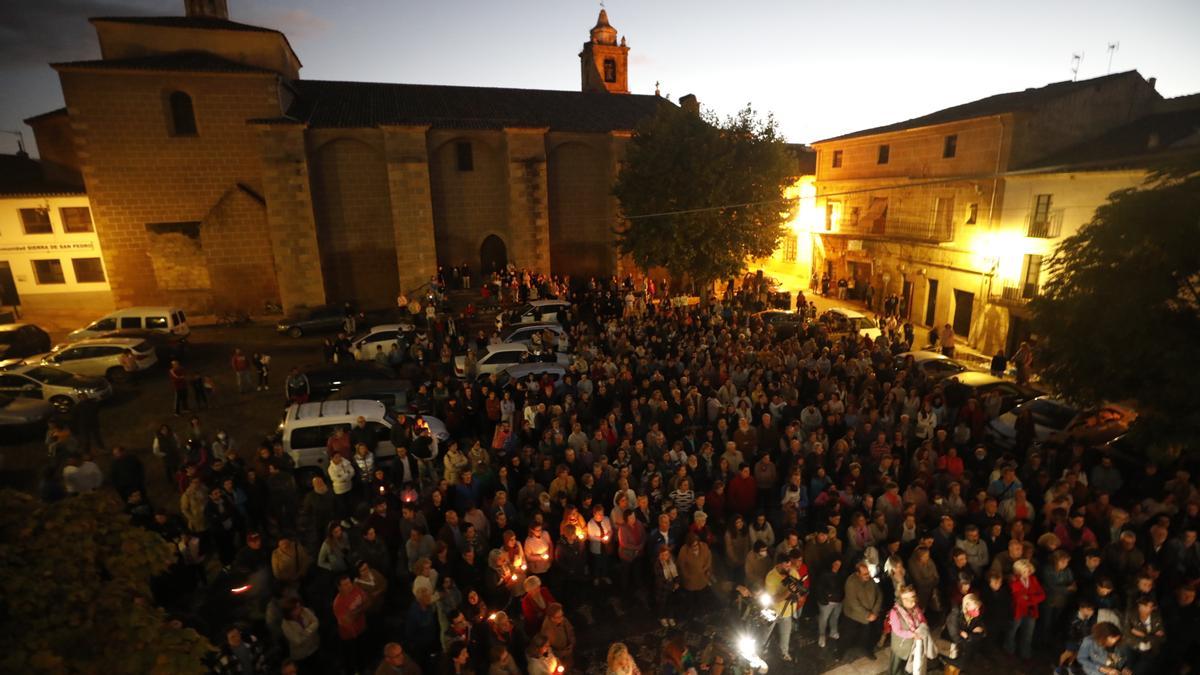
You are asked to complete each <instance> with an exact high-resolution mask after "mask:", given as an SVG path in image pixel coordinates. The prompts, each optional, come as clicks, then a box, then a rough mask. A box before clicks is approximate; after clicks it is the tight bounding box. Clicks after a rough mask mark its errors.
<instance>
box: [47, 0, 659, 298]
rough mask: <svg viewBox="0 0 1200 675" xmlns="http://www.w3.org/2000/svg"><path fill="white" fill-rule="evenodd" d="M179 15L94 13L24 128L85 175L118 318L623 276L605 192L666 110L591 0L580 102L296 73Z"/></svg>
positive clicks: (209, 13)
mask: <svg viewBox="0 0 1200 675" xmlns="http://www.w3.org/2000/svg"><path fill="white" fill-rule="evenodd" d="M185 7H186V15H185V16H176V17H100V18H93V19H91V23H92V25H93V26H94V27H95V30H96V34H97V37H98V39H99V44H100V53H101V58H100V59H97V60H91V61H77V62H71V63H57V64H53V67H54V68H55V70H56V71H57V72H58V74H59V78H60V81H61V84H62V90H63V97H64V99H65V101H66V107H65V108H63V109H61V110H57V111H52V112H50V113H46V114H43V115H39V116H38V117H36V118H31V120H29V123H30V125H31V126H33V127H34V131H35V134H36V135H37V136H38V142H39V148H40V150H41V153H42V157H43V159H45V160H49V161H55V162H61V163H64V164H67V165H69V166H70V167H71V168H74V169H76V170H78V171H79V172H80V173H81V174H82V176H83V181H84V184H85V186H86V190H87V195H88V199H89V201H90V204H91V208H92V217H93V219H94V221H95V228H96V234H97V236H98V237H99V243H100V249H101V250H102V251H103V258H104V268H105V269H106V270H107V272H108V283H109V285H110V286H111V289H112V295H113V299H114V300H113V301H114V302H115V303H116V305H117V306H127V305H150V304H171V305H178V306H181V307H184V308H187V309H188V310H190V311H192V312H195V313H202V312H220V311H227V310H231V309H244V310H249V311H257V310H259V309H261V308H262V307H263V304H264V302H266V301H272V302H282V304H283V306H284V307H285V308H289V307H295V306H300V305H309V306H312V305H318V304H323V303H327V302H328V303H332V302H342V301H348V300H353V301H356V302H358V303H360V304H362V305H364V306H367V307H370V306H384V305H388V304H390V303H393V302H395V298H396V296H397V294H398V293H399V292H401V291H403V292H405V293H414V292H419V289H420V288H421V287H422V286H423V285H424V284H426V283H427V282H428V281H429V278H430V276H431V275H432V274H434V272H435V270H436V268H437V266H438V265H439V264H441V265H461V264H463V263H466V264H468V265H469V266H470V267H471V268H472V269H473V270H475V271H476V274H478V273H479V272H480V271H482V272H490V271H491V270H493V269H496V268H497V267H499V266H502V265H504V264H505V263H507V262H513V263H515V264H516V265H519V266H522V267H529V268H532V269H536V270H540V271H544V272H553V273H557V274H571V275H573V276H583V277H586V276H592V275H597V276H598V275H608V274H612V273H614V272H615V271H616V267H617V253H616V247H615V240H614V235H613V230H614V227H615V226H616V225H617V220H618V205H617V203H616V200H615V199H614V198H613V197H612V195H611V190H610V188H611V184H612V181H613V179H614V178H615V176H616V173H617V171H618V168H619V163H620V161H621V158H622V156H623V153H624V147H625V144H626V143H627V142H628V140H629V138H630V136H631V134H632V131H633V129H634V127H635V126H636V125H637V124H638V123H639V122H640V121H641V120H643V119H645V118H647V117H648V116H651V115H653V114H654V113H655V111H656V110H657V109H658V107H659V106H662V105H671V104H670V103H668V102H667V101H665V100H664V99H662V98H660V97H658V96H650V95H635V94H630V93H629V86H628V81H629V80H628V62H629V60H628V54H629V47H628V46H627V45H626V44H625V40H624V38H621V39H618V34H617V31H616V29H615V28H613V27H612V25H610V24H609V22H608V16H607V14H606V12H604V11H603V10H602V11H601V12H600V16H599V19H598V20H597V22H596V25H595V27H593V28H592V30H591V35H590V39H589V40H588V41H587V42H585V43H584V45H583V49H582V51H581V52H580V54H579V59H580V66H581V75H582V78H581V79H582V81H581V87H580V91H549V90H531V89H503V88H492V87H459V86H436V85H413V84H389V83H367V82H340V81H339V82H334V81H320V80H306V79H303V78H302V77H301V76H300V70H301V67H302V65H301V62H300V59H299V57H298V56H297V54H296V53H295V51H294V50H293V49H292V47H291V45H290V44H289V42H288V39H287V37H286V36H285V35H284V34H283V33H281V32H279V31H277V30H273V29H271V28H264V27H259V26H252V25H247V24H243V23H238V22H234V21H230V20H229V15H228V9H227V6H226V1H225V0H186V2H185ZM64 130H66V131H65V132H64Z"/></svg>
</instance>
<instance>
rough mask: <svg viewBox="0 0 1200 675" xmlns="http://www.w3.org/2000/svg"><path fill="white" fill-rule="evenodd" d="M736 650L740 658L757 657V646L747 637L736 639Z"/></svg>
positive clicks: (752, 639)
mask: <svg viewBox="0 0 1200 675" xmlns="http://www.w3.org/2000/svg"><path fill="white" fill-rule="evenodd" d="M737 648H738V653H739V654H741V655H742V658H745V659H751V658H757V657H758V645H756V644H755V643H754V638H752V637H750V636H749V635H743V636H741V637H739V638H738V641H737Z"/></svg>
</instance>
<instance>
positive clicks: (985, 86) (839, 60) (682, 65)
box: [0, 0, 1200, 153]
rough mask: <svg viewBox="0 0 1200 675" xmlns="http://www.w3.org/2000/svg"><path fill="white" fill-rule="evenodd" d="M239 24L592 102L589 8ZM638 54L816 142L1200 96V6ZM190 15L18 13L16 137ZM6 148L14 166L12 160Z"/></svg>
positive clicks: (904, 14)
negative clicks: (1029, 109)
mask: <svg viewBox="0 0 1200 675" xmlns="http://www.w3.org/2000/svg"><path fill="white" fill-rule="evenodd" d="M228 1H229V6H230V14H231V18H232V19H233V20H235V21H243V22H246V23H254V24H259V25H265V26H271V27H274V28H278V29H280V30H282V31H284V32H285V33H287V35H288V37H289V39H290V40H291V42H292V46H293V47H294V48H295V50H296V52H297V53H298V54H299V56H300V59H301V60H302V61H303V63H304V68H303V70H302V71H301V76H302V77H305V78H309V79H337V80H360V81H379V82H413V83H432V84H455V85H478V86H507V87H525V88H538V89H568V90H574V89H578V87H579V61H578V58H577V54H578V53H579V49H580V46H581V45H582V43H583V42H584V41H585V40H586V39H587V36H588V29H590V28H591V26H592V25H593V24H594V23H595V19H596V14H597V12H598V11H599V5H598V3H596V2H593V1H588V0H492V1H490V2H484V1H482V0H292V1H290V2H289V1H288V0H228ZM606 6H607V8H608V13H609V18H610V20H611V22H612V24H613V25H614V26H615V27H616V28H617V30H618V31H619V32H620V34H621V35H623V36H626V37H627V39H628V42H629V46H630V48H631V49H630V66H629V71H630V77H629V85H630V89H631V90H632V91H633V92H635V93H644V94H650V93H653V92H654V83H655V81H659V82H661V83H662V84H661V88H662V93H663V94H664V95H669V96H670V97H671V98H672V100H676V101H677V100H678V99H679V97H680V96H682V95H683V94H687V93H694V94H696V95H697V96H698V97H699V99H700V101H701V103H702V104H703V105H705V106H706V107H709V108H711V109H713V110H714V111H715V112H717V113H719V114H721V115H727V114H730V113H732V112H734V111H736V110H737V109H738V108H740V107H741V106H743V105H745V104H746V103H750V104H752V105H753V106H754V108H755V109H757V110H758V111H759V112H762V113H766V112H771V113H774V115H775V117H776V119H777V120H778V122H779V125H780V127H781V129H782V130H783V132H784V134H785V135H786V136H787V138H788V140H790V141H794V142H809V141H814V140H819V139H822V138H826V137H829V136H833V135H837V134H839V133H844V132H848V131H853V130H856V129H861V128H867V127H871V126H875V125H879V124H884V123H888V122H894V121H899V120H903V119H907V118H910V117H915V116H917V115H921V114H924V113H927V112H931V111H934V110H937V109H939V108H944V107H947V106H950V105H955V104H958V103H963V102H966V101H970V100H974V99H977V98H982V97H984V96H987V95H990V94H993V93H999V92H1003V91H1012V90H1017V89H1024V88H1026V87H1036V86H1041V85H1044V84H1047V83H1050V82H1057V81H1061V80H1069V79H1070V78H1071V71H1070V67H1071V56H1072V54H1073V53H1077V52H1083V53H1084V58H1083V62H1082V65H1081V67H1080V69H1079V77H1080V79H1085V78H1088V77H1095V76H1099V75H1103V74H1105V73H1106V72H1108V67H1109V66H1108V52H1107V46H1108V43H1110V42H1117V41H1119V42H1120V48H1119V50H1118V51H1117V52H1116V53H1115V55H1114V57H1113V61H1112V70H1113V72H1117V71H1122V70H1130V69H1137V70H1138V71H1140V72H1141V73H1142V75H1143V76H1146V77H1152V76H1153V77H1157V78H1158V90H1159V91H1160V92H1161V93H1162V94H1163V95H1165V96H1179V95H1182V94H1189V93H1195V92H1200V40H1197V39H1196V29H1197V27H1200V1H1197V0H1139V2H1129V1H1128V0H1091V1H1090V2H1079V1H1077V0H1009V2H1007V3H993V2H987V3H985V2H979V1H977V0H968V1H967V2H962V1H961V0H912V1H910V2H894V1H892V0H842V1H841V2H838V3H834V2H821V3H817V2H812V1H811V0H743V1H741V2H717V1H715V0H711V1H710V0H607V2H606ZM182 8H183V2H182V0H3V2H2V3H0V92H2V93H0V130H15V129H23V130H24V131H25V136H26V142H27V144H29V145H30V146H31V149H32V136H33V134H32V131H31V130H29V128H28V127H26V126H24V124H23V123H22V122H21V120H22V119H23V118H25V117H29V116H31V115H35V114H38V113H41V112H45V111H47V110H50V109H53V108H56V107H59V106H61V105H62V94H61V92H60V89H59V86H58V78H57V76H56V74H55V73H54V71H53V70H51V69H50V68H49V67H48V66H47V65H46V64H47V63H49V62H53V61H64V60H72V59H82V58H96V57H98V55H99V48H98V46H97V45H96V39H95V33H94V32H93V31H92V29H91V26H90V25H89V24H88V23H87V21H86V19H87V17H89V16H123V15H145V14H151V15H180V14H182V13H183V9H182ZM15 149H16V142H15V138H14V137H13V136H10V135H7V134H0V152H5V153H8V152H13V151H14V150H15Z"/></svg>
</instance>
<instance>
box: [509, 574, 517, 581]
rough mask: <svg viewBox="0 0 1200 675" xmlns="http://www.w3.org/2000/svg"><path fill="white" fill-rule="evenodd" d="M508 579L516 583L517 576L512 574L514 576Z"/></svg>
mask: <svg viewBox="0 0 1200 675" xmlns="http://www.w3.org/2000/svg"><path fill="white" fill-rule="evenodd" d="M509 579H511V580H513V581H516V580H517V575H515V574H514V575H512V576H510V577H509Z"/></svg>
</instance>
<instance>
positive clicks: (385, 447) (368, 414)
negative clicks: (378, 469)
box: [279, 399, 450, 486]
mask: <svg viewBox="0 0 1200 675" xmlns="http://www.w3.org/2000/svg"><path fill="white" fill-rule="evenodd" d="M359 417H363V418H365V419H366V420H367V429H369V430H370V431H371V434H372V436H373V438H374V439H375V457H376V458H378V459H391V458H392V457H395V456H396V448H395V446H393V445H392V427H393V426H395V425H396V423H397V421H398V420H397V417H398V416H397V414H396V413H394V412H392V411H390V410H388V409H387V407H386V406H384V405H383V404H382V403H380V402H379V401H371V400H365V399H352V400H348V401H323V402H321V403H294V404H292V405H291V406H290V407H288V409H287V413H286V414H285V415H284V418H283V421H282V422H280V423H279V433H280V435H281V436H282V440H283V449H284V451H285V452H287V453H288V455H290V456H291V458H292V461H294V462H295V463H296V468H297V469H300V470H301V472H302V473H303V474H304V475H303V476H302V477H301V480H300V484H301V485H302V486H304V485H308V484H309V482H310V481H311V479H312V476H314V475H320V474H319V472H323V471H325V468H326V467H327V466H329V455H328V453H327V452H326V451H325V444H326V442H327V441H328V440H329V437H330V436H332V435H333V432H334V430H335V429H337V428H338V427H341V428H343V429H346V430H347V431H349V430H350V429H351V428H352V427H353V426H354V424H355V423H356V422H357V421H358V418H359ZM405 417H408V418H409V420H410V421H414V420H415V421H416V423H417V424H418V426H420V425H424V426H427V427H429V431H430V433H431V434H432V436H433V438H434V440H435V446H434V456H435V457H436V456H437V454H436V453H437V445H436V444H437V443H445V442H446V441H448V440H450V433H449V432H448V431H447V430H446V425H445V424H444V423H443V422H442V421H441V420H439V419H438V418H436V417H430V416H429V415H419V416H418V415H405Z"/></svg>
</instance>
